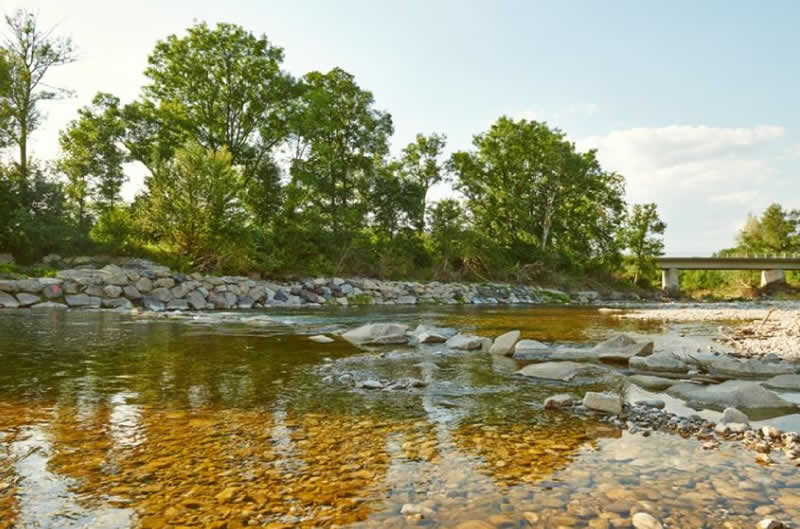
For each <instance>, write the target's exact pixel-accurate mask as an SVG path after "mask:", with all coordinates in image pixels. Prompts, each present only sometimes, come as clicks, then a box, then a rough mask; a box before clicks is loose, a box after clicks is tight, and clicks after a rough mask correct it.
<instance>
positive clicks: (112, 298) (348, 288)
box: [0, 259, 641, 312]
mask: <svg viewBox="0 0 800 529" xmlns="http://www.w3.org/2000/svg"><path fill="white" fill-rule="evenodd" d="M75 261H76V260H73V261H72V265H71V266H73V268H66V269H61V270H58V271H57V272H56V277H40V278H33V277H26V278H22V279H0V308H27V307H33V308H35V307H50V308H59V307H60V308H92V309H95V308H109V309H122V310H128V309H133V308H136V307H140V308H142V309H144V310H147V311H151V312H164V311H186V310H197V311H199V310H237V309H243V310H248V309H254V308H263V307H309V308H310V307H321V306H348V305H470V304H472V305H484V304H486V305H492V304H497V305H539V304H559V303H580V304H598V303H613V302H622V301H629V302H635V301H641V298H640V297H639V296H638V295H637V294H634V293H624V292H612V293H611V295H609V296H606V297H604V296H602V295H601V294H600V293H599V292H596V291H580V292H575V293H567V292H565V291H562V290H557V289H552V288H544V287H538V286H526V285H515V284H509V283H494V282H492V283H466V282H464V283H461V282H439V281H430V282H421V281H384V280H377V279H368V278H339V277H330V278H327V277H320V278H309V279H304V280H296V281H268V280H262V279H252V278H249V277H244V276H208V275H203V274H196V273H195V274H183V273H179V272H175V271H173V270H170V269H169V268H168V267H166V266H161V265H157V264H155V263H153V262H151V261H147V260H143V259H124V260H117V264H105V265H104V266H102V267H100V268H98V267H97V266H96V265H95V264H93V263H91V262H86V263H84V261H78V262H75Z"/></svg>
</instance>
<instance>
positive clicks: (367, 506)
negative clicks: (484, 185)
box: [0, 307, 800, 529]
mask: <svg viewBox="0 0 800 529" xmlns="http://www.w3.org/2000/svg"><path fill="white" fill-rule="evenodd" d="M381 320H384V321H390V320H391V321H402V322H404V323H409V324H415V323H426V324H433V325H441V326H452V327H457V328H459V329H461V330H471V331H474V332H476V333H480V334H484V335H489V336H494V335H497V334H500V333H502V332H505V331H507V330H510V329H514V328H519V329H522V330H523V337H525V338H534V339H539V340H542V341H559V342H569V343H581V342H585V341H590V342H593V341H597V340H600V339H603V338H605V337H606V336H608V335H610V334H612V333H614V332H619V331H625V332H630V333H634V334H653V335H654V336H662V335H664V334H665V333H666V334H668V335H673V334H675V335H677V334H681V333H683V334H689V335H691V336H692V337H694V338H696V339H697V340H698V343H704V340H710V336H712V335H713V333H714V328H715V327H714V325H711V324H708V325H697V324H694V325H678V324H661V323H652V322H637V321H627V320H625V321H621V320H619V319H617V318H614V317H613V316H611V315H608V314H603V313H600V312H598V311H595V310H586V309H574V308H545V307H536V308H471V307H456V308H440V307H436V308H431V309H426V308H402V309H399V308H394V309H392V308H384V309H376V308H375V307H370V308H368V309H355V308H351V309H342V310H337V311H330V312H327V311H325V312H323V311H290V312H269V313H265V312H253V313H248V314H241V313H240V314H229V315H224V314H223V315H219V314H214V315H200V316H197V317H191V318H187V317H182V318H175V319H163V320H150V319H137V318H134V317H131V316H128V315H122V314H118V313H114V312H105V311H97V312H89V311H75V312H73V311H4V312H0V366H2V367H0V528H1V529H4V528H8V527H20V528H28V527H30V528H33V527H52V528H72V527H96V528H100V527H103V528H105V527H110V528H151V527H152V528H156V527H218V528H223V527H228V528H235V527H246V526H265V527H286V528H288V527H332V526H345V527H398V528H401V527H412V526H414V527H417V526H420V527H457V526H459V524H462V523H465V522H469V521H472V522H474V523H473V524H471V525H464V526H463V527H472V528H473V529H475V528H478V529H480V528H482V527H483V528H485V527H497V528H514V527H528V526H531V525H533V526H535V527H552V528H556V527H576V528H577V527H591V528H602V527H630V526H631V525H630V517H631V515H632V514H633V513H634V512H637V511H647V512H650V513H652V514H654V515H656V516H657V517H658V518H660V519H661V520H662V521H663V522H664V523H665V524H666V526H668V527H709V528H710V527H721V526H722V524H723V523H725V522H726V521H727V522H728V523H729V524H733V525H729V526H730V527H737V525H735V524H741V527H752V526H753V525H754V524H755V523H756V522H757V521H758V520H759V519H761V518H762V517H764V516H765V515H766V514H769V513H772V514H773V515H775V517H777V518H779V519H784V520H787V521H788V520H793V519H800V473H798V469H797V468H796V467H793V466H791V465H789V464H788V462H787V461H786V460H785V459H783V458H782V456H781V455H774V456H773V457H774V459H775V460H776V461H778V464H777V465H774V466H770V467H763V466H760V465H757V464H756V463H755V462H754V460H753V454H751V453H748V452H744V451H743V450H741V449H740V448H739V447H737V446H735V445H730V444H727V443H723V445H722V448H721V449H720V450H716V451H705V450H703V449H702V447H701V446H700V443H699V442H697V441H696V440H691V439H687V440H684V439H681V438H680V437H677V436H672V435H667V434H661V433H654V434H653V435H652V436H650V437H648V438H644V437H642V436H641V435H631V434H629V433H627V432H621V431H619V430H617V429H615V428H612V427H610V426H608V425H606V424H605V423H600V422H597V421H595V420H592V419H585V418H576V417H572V416H569V415H566V414H563V413H557V412H544V411H543V410H542V409H541V405H540V404H541V402H542V400H543V399H544V398H545V397H547V396H548V395H550V394H552V393H554V392H560V391H563V390H564V389H565V388H564V386H565V385H563V384H557V383H552V384H545V383H541V382H534V381H531V380H528V379H522V378H520V377H516V376H514V375H513V372H514V371H515V370H516V369H517V368H518V365H517V364H516V363H515V362H513V361H512V360H510V359H506V358H496V357H495V358H493V357H490V356H489V355H486V354H481V353H469V354H466V353H458V354H452V353H447V352H444V351H441V350H439V349H436V348H428V349H424V350H421V351H414V350H410V349H398V348H395V349H392V348H388V349H384V350H382V351H366V352H365V351H360V350H358V349H356V348H354V347H352V346H350V345H349V344H347V343H345V342H342V341H339V340H337V341H336V342H334V343H332V344H328V345H322V344H316V343H313V342H310V341H309V340H308V338H307V336H308V335H309V334H316V333H320V332H329V333H333V332H336V331H337V330H341V329H346V328H350V327H353V326H356V325H359V324H362V323H365V322H367V321H381ZM380 353H383V354H380ZM331 369H336V370H345V371H347V372H350V373H352V374H353V375H354V376H355V377H356V378H357V379H360V380H365V379H369V378H377V379H395V378H400V377H415V378H418V379H422V380H424V381H425V382H426V383H427V386H426V387H424V388H419V389H411V390H408V391H391V392H389V391H386V392H384V391H381V392H374V391H368V390H359V389H352V388H349V387H347V386H344V385H336V384H327V383H323V381H322V380H323V378H324V376H325V374H326V373H328V372H330V371H331ZM585 389H587V388H582V389H581V390H580V391H583V390H585ZM580 391H579V392H580ZM671 405H673V406H680V404H679V403H671ZM406 504H412V505H413V507H406V509H407V510H408V509H411V510H414V511H415V512H419V513H420V514H421V515H422V518H421V519H418V518H419V515H413V514H401V509H402V508H403V505H406ZM482 524H484V525H482Z"/></svg>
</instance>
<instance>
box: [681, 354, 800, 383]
mask: <svg viewBox="0 0 800 529" xmlns="http://www.w3.org/2000/svg"><path fill="white" fill-rule="evenodd" d="M689 361H690V362H692V363H694V364H696V365H698V366H700V367H702V368H703V369H705V370H706V371H708V372H709V373H711V374H712V375H725V376H729V377H743V378H758V377H773V376H776V375H787V374H794V373H797V372H798V371H800V365H798V364H791V363H787V362H781V363H779V362H764V361H763V360H759V359H757V358H748V359H746V360H739V359H736V358H732V357H730V356H725V355H711V354H696V355H694V354H693V355H689Z"/></svg>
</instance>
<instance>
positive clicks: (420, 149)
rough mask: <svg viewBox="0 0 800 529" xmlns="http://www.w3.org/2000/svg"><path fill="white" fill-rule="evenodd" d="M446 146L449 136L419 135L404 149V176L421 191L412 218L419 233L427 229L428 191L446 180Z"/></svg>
mask: <svg viewBox="0 0 800 529" xmlns="http://www.w3.org/2000/svg"><path fill="white" fill-rule="evenodd" d="M446 144H447V136H445V135H444V134H436V133H434V134H431V135H430V136H424V135H422V134H417V137H416V138H415V140H414V141H413V142H411V143H409V144H408V145H407V146H406V147H405V148H404V149H403V155H402V157H401V158H400V164H401V169H402V171H403V176H404V177H405V178H406V179H407V180H408V181H409V182H411V183H413V184H415V185H416V187H417V188H418V189H419V191H418V194H419V196H418V198H417V200H418V201H419V203H418V204H417V207H415V208H414V212H415V213H416V215H414V216H413V217H412V219H413V220H414V224H415V226H416V228H417V231H419V232H421V231H422V230H424V229H425V209H426V198H427V195H428V190H429V189H430V188H431V186H434V185H436V184H438V183H439V182H441V181H442V180H443V179H444V160H443V153H444V147H445V145H446Z"/></svg>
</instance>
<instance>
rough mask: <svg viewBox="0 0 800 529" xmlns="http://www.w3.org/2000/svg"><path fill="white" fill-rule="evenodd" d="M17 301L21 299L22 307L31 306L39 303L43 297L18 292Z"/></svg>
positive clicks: (20, 304)
mask: <svg viewBox="0 0 800 529" xmlns="http://www.w3.org/2000/svg"><path fill="white" fill-rule="evenodd" d="M17 301H19V306H20V307H29V306H31V305H33V304H34V303H39V302H40V301H41V298H39V296H36V295H34V294H28V293H26V292H20V293H19V294H17Z"/></svg>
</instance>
